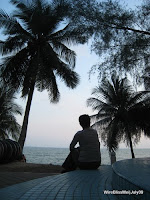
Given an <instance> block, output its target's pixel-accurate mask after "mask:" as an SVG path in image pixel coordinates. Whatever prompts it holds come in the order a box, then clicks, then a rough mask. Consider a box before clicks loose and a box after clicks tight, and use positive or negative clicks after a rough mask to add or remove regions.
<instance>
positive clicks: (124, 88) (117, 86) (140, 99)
mask: <svg viewBox="0 0 150 200" xmlns="http://www.w3.org/2000/svg"><path fill="white" fill-rule="evenodd" d="M92 94H93V95H94V96H95V97H91V98H89V99H88V100H87V104H88V106H91V107H92V108H93V110H94V111H97V113H96V114H95V115H92V116H91V119H92V120H93V127H95V128H96V129H97V130H98V132H99V133H100V135H101V138H102V140H103V141H104V143H105V145H106V146H107V147H108V149H109V151H116V149H117V148H118V146H119V143H120V142H121V141H122V142H126V144H127V145H128V146H130V149H131V155H132V158H134V157H135V155H134V152H133V143H134V144H136V143H138V142H139V140H140V137H141V133H142V131H144V129H145V128H144V127H146V125H147V124H149V122H148V121H149V120H148V118H147V117H145V119H142V118H141V114H142V115H144V111H145V110H147V108H148V110H149V103H150V97H149V92H148V91H140V92H135V91H134V90H133V88H132V86H131V85H130V84H129V81H128V80H127V78H123V79H119V77H118V76H116V75H112V77H111V81H109V80H107V79H104V80H103V81H102V84H101V85H100V86H99V87H96V88H95V89H94V90H93V93H92ZM147 116H149V114H147ZM147 136H149V134H147Z"/></svg>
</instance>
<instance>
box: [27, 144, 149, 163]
mask: <svg viewBox="0 0 150 200" xmlns="http://www.w3.org/2000/svg"><path fill="white" fill-rule="evenodd" d="M68 153H69V149H68V148H50V147H24V154H25V156H26V159H27V162H28V163H39V164H54V165H62V163H63V162H64V160H65V158H66V157H67V155H68ZM134 153H135V157H136V158H141V157H150V149H134ZM130 158H131V152H130V149H119V150H117V152H116V159H117V160H124V159H130ZM101 163H102V165H109V164H110V157H109V153H108V150H107V149H101Z"/></svg>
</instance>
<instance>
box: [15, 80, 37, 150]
mask: <svg viewBox="0 0 150 200" xmlns="http://www.w3.org/2000/svg"><path fill="white" fill-rule="evenodd" d="M34 85H35V82H33V83H32V85H31V87H30V91H29V94H28V100H27V104H26V110H25V115H24V119H23V125H22V130H21V134H20V137H19V140H18V143H19V144H20V146H21V148H22V149H23V147H24V143H25V139H26V135H27V127H28V119H29V113H30V107H31V102H32V97H33V92H34Z"/></svg>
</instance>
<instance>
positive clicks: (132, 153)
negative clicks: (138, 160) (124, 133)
mask: <svg viewBox="0 0 150 200" xmlns="http://www.w3.org/2000/svg"><path fill="white" fill-rule="evenodd" d="M128 137H129V142H130V149H131V155H132V158H135V155H134V151H133V145H132V140H131V135H130V133H128Z"/></svg>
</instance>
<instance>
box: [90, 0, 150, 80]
mask: <svg viewBox="0 0 150 200" xmlns="http://www.w3.org/2000/svg"><path fill="white" fill-rule="evenodd" d="M149 8H150V2H149V1H143V4H142V5H141V6H139V7H138V8H137V9H135V10H127V9H125V6H124V7H123V6H121V5H119V4H118V2H116V1H107V2H105V3H104V2H102V3H100V4H99V7H98V8H97V13H98V14H97V20H96V21H95V26H94V27H95V34H94V41H93V45H92V50H93V51H94V52H95V53H96V54H97V55H98V56H100V58H101V61H100V62H99V63H97V64H95V65H94V66H93V67H92V70H95V69H96V70H98V72H99V75H100V77H103V75H104V76H109V74H112V73H113V71H114V70H115V71H118V72H120V73H121V74H124V73H126V72H129V73H130V74H131V75H132V76H133V78H134V79H135V80H136V81H137V82H139V83H141V82H140V81H142V80H141V78H140V77H141V76H142V74H143V73H144V71H145V69H146V68H147V67H149V54H150V48H149V47H150V40H149V38H150V27H149V20H150V12H149ZM92 70H91V71H92ZM110 72H111V73H110Z"/></svg>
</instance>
